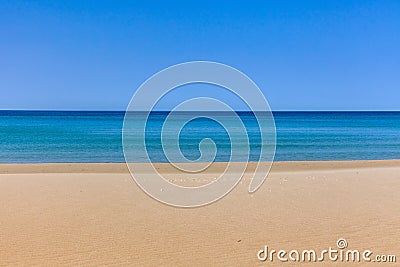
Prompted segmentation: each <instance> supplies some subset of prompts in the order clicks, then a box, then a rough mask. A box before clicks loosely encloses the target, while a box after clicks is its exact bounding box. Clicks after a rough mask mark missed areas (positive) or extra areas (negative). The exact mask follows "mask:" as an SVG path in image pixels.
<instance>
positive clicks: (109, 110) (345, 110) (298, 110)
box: [0, 109, 400, 112]
mask: <svg viewBox="0 0 400 267" xmlns="http://www.w3.org/2000/svg"><path fill="white" fill-rule="evenodd" d="M3 111H42V112H43V111H54V112H57V111H59V112H127V110H119V109H118V110H117V109H0V112H3ZM171 111H172V110H151V111H150V112H171ZM232 111H234V112H257V110H232ZM270 111H271V112H400V109H397V110H396V109H393V110H389V109H376V110H365V109H359V110H357V109H354V110H352V109H314V110H302V109H276V110H270ZM130 112H148V111H147V110H134V111H133V110H132V111H130ZM183 112H231V111H224V110H187V111H183ZM258 112H260V110H258ZM261 112H268V111H265V110H261Z"/></svg>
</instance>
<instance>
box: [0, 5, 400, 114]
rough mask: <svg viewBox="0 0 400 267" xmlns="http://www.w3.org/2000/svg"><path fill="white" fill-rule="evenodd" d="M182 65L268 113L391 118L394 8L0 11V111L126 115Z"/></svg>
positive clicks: (398, 74)
mask: <svg viewBox="0 0 400 267" xmlns="http://www.w3.org/2000/svg"><path fill="white" fill-rule="evenodd" d="M192 60H210V61H217V62H221V63H225V64H228V65H231V66H233V67H235V68H237V69H239V70H241V71H243V72H244V73H246V74H247V75H248V76H249V77H251V78H252V79H253V80H254V81H255V82H256V83H257V84H258V85H259V87H260V88H261V89H262V90H263V92H264V94H265V96H266V97H267V99H268V100H269V103H270V105H271V107H272V109H274V110H400V1H385V0H382V1H259V2H252V1H242V2H240V1H180V2H176V1H159V2H155V1H3V0H0V90H1V96H0V109H64V110H65V109H80V110H82V109H85V110H86V109H95V110H102V109H108V110H109V109H111V110H124V109H125V108H126V106H127V104H128V103H129V100H130V98H131V96H132V94H133V93H134V91H135V90H136V88H137V87H138V86H140V84H141V83H142V82H143V81H145V80H146V79H147V78H148V77H149V76H151V75H152V74H154V73H155V72H157V71H159V70H161V69H163V68H165V67H168V66H170V65H173V64H177V63H181V62H186V61H192ZM212 91H213V89H212V88H207V89H206V90H205V91H204V92H206V93H207V92H212ZM187 92H189V93H186V94H184V93H182V94H178V98H179V97H183V96H189V97H190V96H191V95H190V90H188V91H187ZM173 99H175V100H176V98H173ZM167 102H168V101H167ZM171 103H172V102H171ZM171 103H169V104H171ZM167 105H168V103H167V104H166V106H167ZM160 108H163V107H162V106H161V107H160Z"/></svg>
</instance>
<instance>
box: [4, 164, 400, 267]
mask: <svg viewBox="0 0 400 267" xmlns="http://www.w3.org/2000/svg"><path fill="white" fill-rule="evenodd" d="M223 167H224V164H223V163H220V164H214V165H213V166H212V167H211V168H210V169H209V170H208V173H205V174H204V176H202V177H201V179H199V180H198V181H193V180H192V179H190V180H186V178H185V175H182V174H178V173H176V171H175V170H174V169H173V168H171V167H170V166H168V165H167V164H158V168H159V169H160V172H164V173H166V174H167V175H168V176H169V177H170V178H169V179H170V180H171V181H173V182H175V183H178V184H184V185H185V184H187V185H190V184H196V183H200V184H201V183H204V182H207V179H208V180H210V179H212V178H211V177H213V174H214V173H217V172H218V171H220V170H221V169H222V168H223ZM250 169H251V167H250ZM249 173H250V172H249ZM249 179H250V175H249V174H248V173H246V175H245V176H244V178H243V180H242V182H241V183H240V184H239V185H238V186H237V187H236V188H235V189H234V190H233V191H232V192H231V193H230V194H228V195H227V196H226V197H224V198H223V199H221V200H219V201H217V202H216V203H214V204H212V205H208V206H205V207H201V208H194V209H183V208H174V207H170V206H167V205H164V204H161V203H159V202H157V201H155V200H154V199H152V198H150V197H149V196H147V195H146V194H145V193H144V192H143V191H142V190H141V189H140V188H139V187H138V186H137V185H136V184H135V182H134V181H133V180H132V179H131V177H130V175H129V173H128V171H127V168H126V166H125V164H3V165H0V265H50V266H55V265H56V266H58V265H69V266H75V265H93V266H94V265H96V266H97V265H130V266H285V265H287V266H298V265H299V263H290V262H288V263H282V262H280V261H279V260H277V259H274V261H273V262H270V261H268V260H267V261H266V262H261V261H259V260H258V259H257V252H258V251H259V250H260V249H263V248H264V246H265V245H268V246H269V248H270V249H275V250H280V249H284V250H286V251H290V250H292V249H296V250H299V251H302V250H305V249H314V250H316V251H321V250H323V249H328V248H329V247H332V248H334V249H337V246H336V242H337V240H338V239H339V238H344V239H346V240H347V243H348V248H347V249H358V250H360V251H363V250H366V249H369V250H371V251H373V253H374V254H373V255H372V256H371V257H372V258H374V256H375V255H377V254H385V255H387V254H390V255H396V256H397V263H391V264H389V263H380V264H378V263H365V262H359V263H351V264H349V263H340V262H337V263H335V264H334V265H335V266H341V265H343V266H398V264H399V261H400V193H399V190H400V161H349V162H279V163H274V165H273V168H272V171H271V173H270V175H269V177H268V179H267V180H266V182H265V183H264V184H263V185H262V186H261V188H260V189H259V190H258V191H257V192H256V193H254V194H249V193H248V191H247V189H248V185H249ZM332 264H333V263H332V262H330V261H329V259H328V258H327V257H326V259H325V261H324V262H322V263H303V264H301V265H302V266H331V265H332Z"/></svg>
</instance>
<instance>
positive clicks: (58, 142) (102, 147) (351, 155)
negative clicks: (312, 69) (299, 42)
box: [0, 111, 400, 163]
mask: <svg viewBox="0 0 400 267" xmlns="http://www.w3.org/2000/svg"><path fill="white" fill-rule="evenodd" d="M166 115H167V113H165V112H155V113H153V114H152V115H151V116H150V120H149V122H148V127H147V131H146V145H147V149H148V153H149V156H150V158H151V159H152V160H153V161H156V162H165V161H167V159H166V157H165V154H164V153H163V147H162V145H161V126H162V124H163V121H164V119H165V118H166ZM239 116H240V118H241V119H242V121H243V123H244V125H245V126H246V130H247V131H248V133H249V139H250V144H251V147H250V160H251V161H256V160H258V158H259V152H260V146H261V144H260V143H261V142H260V132H259V130H258V127H257V123H256V122H255V119H254V117H253V116H252V114H251V113H246V112H241V113H239ZM274 117H275V123H276V129H277V146H276V155H275V160H276V161H292V160H364V159H400V112H274ZM123 118H124V112H109V111H107V112H94V111H89V112H81V111H79V112H77V111H0V163H46V162H124V156H123V151H122V135H121V132H122V126H123ZM206 137H209V138H211V139H213V141H214V142H215V143H216V145H217V155H216V158H215V161H226V160H229V156H230V153H231V146H230V141H229V136H228V134H227V132H226V131H225V130H224V128H223V127H222V126H221V125H220V124H218V123H216V122H214V121H212V120H209V119H201V118H200V119H198V120H194V121H192V122H190V123H188V124H187V125H186V126H185V127H184V128H183V129H182V132H181V134H180V143H179V145H180V148H181V151H182V153H183V155H184V156H185V157H187V158H188V159H190V160H195V159H197V158H198V157H199V156H200V151H199V148H198V144H199V142H200V141H201V140H202V139H203V138H206ZM137 161H138V162H140V161H143V159H141V158H140V157H138V158H137Z"/></svg>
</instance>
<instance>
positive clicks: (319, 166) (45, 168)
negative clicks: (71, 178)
mask: <svg viewBox="0 0 400 267" xmlns="http://www.w3.org/2000/svg"><path fill="white" fill-rule="evenodd" d="M133 164H134V165H138V166H140V165H141V164H148V163H133ZM190 164H195V163H190ZM226 164H227V162H214V163H212V167H214V168H209V169H210V170H211V171H213V170H215V169H219V168H221V167H223V166H224V165H226ZM233 164H235V163H233ZM256 164H257V162H249V163H248V168H254V166H255V165H256ZM154 165H155V166H156V167H159V168H162V169H164V170H165V171H168V170H170V171H173V170H174V169H171V168H170V167H169V166H170V164H169V163H159V162H157V163H154ZM371 167H381V168H384V167H400V159H391V160H344V161H328V160H327V161H275V162H273V163H272V167H271V172H284V171H307V170H330V169H332V168H334V169H354V168H371ZM13 173H15V174H19V173H20V174H23V173H129V170H128V168H127V165H126V163H0V174H13Z"/></svg>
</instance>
